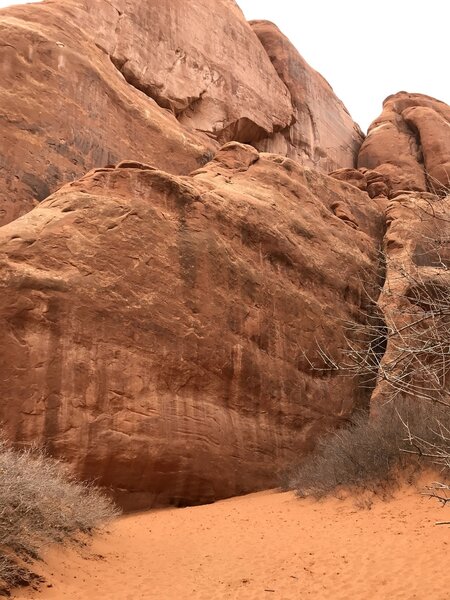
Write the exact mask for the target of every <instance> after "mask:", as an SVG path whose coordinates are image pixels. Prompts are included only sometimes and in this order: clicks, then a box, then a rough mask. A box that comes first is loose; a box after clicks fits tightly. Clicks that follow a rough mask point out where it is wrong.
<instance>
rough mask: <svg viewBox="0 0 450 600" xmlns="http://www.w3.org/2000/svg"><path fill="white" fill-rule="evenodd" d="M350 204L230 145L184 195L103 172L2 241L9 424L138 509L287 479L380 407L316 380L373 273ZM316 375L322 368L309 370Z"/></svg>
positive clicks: (139, 175)
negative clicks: (361, 413)
mask: <svg viewBox="0 0 450 600" xmlns="http://www.w3.org/2000/svg"><path fill="white" fill-rule="evenodd" d="M380 212H381V211H380V210H379V209H378V208H377V205H376V204H375V203H374V202H372V201H371V200H370V199H369V198H368V196H367V195H366V194H365V193H364V192H362V191H360V190H358V189H356V188H355V187H352V186H349V185H346V184H342V183H340V182H338V181H335V180H334V179H332V178H329V177H326V176H323V175H320V174H318V173H315V172H312V171H310V170H308V169H306V170H305V169H304V168H302V167H300V166H299V165H298V164H297V163H295V162H293V161H292V160H289V159H287V158H283V157H280V156H275V155H272V154H261V155H259V154H258V152H257V151H256V150H254V149H253V148H251V147H248V146H247V147H246V146H242V145H239V144H235V143H233V144H229V145H227V146H225V147H224V149H223V150H222V151H221V152H220V153H219V154H218V155H217V157H216V158H215V159H214V161H212V162H211V163H209V164H208V165H206V166H205V167H204V168H202V169H200V170H199V171H198V172H196V173H195V174H193V175H192V176H190V177H179V176H174V175H170V174H168V173H165V172H162V171H161V170H157V169H155V168H154V167H151V166H146V165H140V164H138V163H133V162H127V163H122V164H121V165H119V166H118V168H105V169H98V170H95V171H92V172H91V173H89V174H88V175H87V176H86V177H84V178H83V179H81V180H79V181H76V182H74V183H72V184H68V185H66V186H65V187H63V188H62V189H61V190H60V191H59V192H57V193H56V194H54V195H53V196H50V197H49V198H47V199H46V200H44V201H43V202H42V203H41V204H40V205H39V206H38V207H36V208H35V209H33V210H32V211H31V212H30V213H28V214H27V215H25V216H22V217H21V218H19V219H17V220H16V221H15V222H14V223H10V224H9V225H6V226H4V227H2V228H1V229H0V264H1V267H0V288H1V294H0V298H1V301H0V314H1V316H2V320H3V324H4V325H3V327H2V329H1V336H2V339H1V344H0V348H1V372H2V377H1V383H0V395H1V398H2V402H1V404H0V420H1V421H2V422H3V423H4V425H5V429H6V433H7V434H8V436H9V437H11V438H13V439H15V440H18V441H22V442H27V441H34V442H45V443H46V444H47V446H48V448H49V449H50V450H51V451H52V452H53V453H54V454H56V455H58V456H63V457H65V458H67V459H69V460H70V461H71V462H72V463H73V464H74V465H75V467H76V470H77V472H78V473H79V474H81V475H82V476H86V477H96V478H97V479H98V481H99V482H100V483H102V484H104V485H108V486H113V487H114V488H115V489H116V491H118V493H119V495H120V494H122V495H123V498H126V499H123V502H124V503H125V504H126V505H128V506H131V505H133V506H138V505H146V506H148V505H149V504H153V505H158V504H166V503H169V502H174V503H192V502H207V501H210V500H214V499H217V498H221V497H225V496H230V495H234V494H240V493H243V492H247V491H250V490H255V489H259V488H263V487H268V486H272V485H275V484H276V471H277V469H278V468H281V467H282V466H283V465H285V464H286V463H288V462H290V460H291V459H292V458H293V457H294V456H297V455H298V453H301V452H303V451H304V450H305V449H307V448H308V447H310V445H311V444H312V443H313V441H314V439H315V438H316V436H317V433H318V432H319V431H323V430H324V429H325V428H327V427H329V426H333V425H336V424H337V423H340V422H342V420H345V419H346V418H347V417H348V416H349V414H350V413H351V411H352V410H353V409H354V407H355V405H356V404H358V403H367V402H368V397H367V396H366V395H365V393H364V392H363V391H360V390H358V389H357V386H356V384H355V382H353V381H352V380H351V379H348V378H340V377H335V376H333V374H332V373H329V372H327V371H326V370H325V371H322V370H320V369H321V368H322V367H324V365H323V364H320V363H319V364H317V342H318V343H319V344H322V345H323V347H326V348H327V351H328V352H330V354H331V355H332V356H336V355H337V354H339V348H341V347H342V346H343V344H344V332H343V330H342V321H341V319H347V320H348V319H350V320H351V319H358V318H359V317H358V315H359V311H358V308H359V307H361V306H364V304H365V302H367V295H366V294H365V293H364V291H363V288H364V286H370V285H371V284H372V282H371V281H366V279H367V277H368V273H373V272H374V269H376V261H377V253H376V246H377V244H378V243H379V241H380V236H381V227H380V218H381V214H380ZM309 361H312V362H313V364H314V367H317V369H315V368H312V367H311V365H310V363H309Z"/></svg>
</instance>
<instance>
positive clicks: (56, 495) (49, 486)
mask: <svg viewBox="0 0 450 600" xmlns="http://www.w3.org/2000/svg"><path fill="white" fill-rule="evenodd" d="M117 514H118V511H117V509H116V507H115V506H114V504H113V503H112V501H111V500H110V499H109V498H108V497H107V496H106V495H104V494H103V493H102V492H101V491H100V490H98V489H96V488H95V487H93V486H92V485H90V484H85V483H80V482H77V481H75V479H74V478H73V476H72V475H71V474H70V472H69V470H68V468H67V467H66V466H65V465H64V464H62V463H60V462H58V461H56V460H54V459H52V458H49V457H48V456H46V455H45V454H43V453H42V452H38V451H35V450H30V451H16V450H13V449H12V448H10V447H8V446H7V445H6V444H4V443H0V592H1V591H2V586H3V590H5V589H7V587H8V586H11V585H15V584H16V583H25V582H27V580H28V579H29V578H30V577H31V574H30V572H29V571H27V569H26V568H24V566H23V564H22V566H20V565H19V564H18V562H17V561H16V558H18V559H19V561H20V560H21V561H22V562H23V561H24V560H25V561H27V560H29V559H30V558H37V557H38V556H39V551H40V549H41V547H42V546H43V545H45V544H49V543H54V542H56V543H61V542H63V541H64V540H66V539H70V538H73V537H74V536H75V535H76V534H77V533H79V532H83V533H90V532H91V531H92V530H93V529H94V528H95V527H97V526H98V525H99V524H101V523H103V522H105V521H108V520H110V519H111V518H113V517H114V516H116V515H117Z"/></svg>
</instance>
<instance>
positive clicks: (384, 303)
mask: <svg viewBox="0 0 450 600" xmlns="http://www.w3.org/2000/svg"><path fill="white" fill-rule="evenodd" d="M386 221H387V230H386V234H385V237H384V242H383V248H384V255H385V259H386V279H385V283H384V285H383V288H382V290H381V295H380V297H379V300H378V305H379V307H380V309H381V313H382V314H383V317H384V321H385V323H386V326H387V329H386V331H387V332H388V335H387V340H386V341H387V346H386V352H385V354H384V356H383V360H382V361H381V365H380V369H379V374H378V383H377V385H376V387H375V390H374V392H373V395H372V411H373V412H374V413H375V414H376V411H377V408H378V406H379V405H380V404H382V403H385V402H388V401H390V400H392V398H404V399H408V400H411V401H413V402H426V403H428V405H429V409H430V411H431V410H432V408H433V403H435V402H442V401H444V402H447V403H448V396H449V392H450V390H449V388H450V386H449V380H448V364H447V363H448V351H449V336H450V316H449V307H450V291H449V290H450V271H449V267H450V244H449V240H450V199H449V198H448V197H444V198H439V197H438V196H436V195H433V194H429V193H424V192H421V193H420V192H415V193H409V194H408V193H403V194H399V195H398V196H397V197H396V199H395V201H394V202H391V203H390V204H388V205H387V207H386Z"/></svg>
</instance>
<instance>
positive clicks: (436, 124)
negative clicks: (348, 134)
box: [358, 92, 450, 191]
mask: <svg viewBox="0 0 450 600" xmlns="http://www.w3.org/2000/svg"><path fill="white" fill-rule="evenodd" d="M358 166H359V167H365V168H368V169H376V170H377V171H378V172H380V173H382V174H383V175H384V176H386V177H388V178H389V179H390V180H391V182H392V187H393V189H394V190H396V191H399V190H417V191H427V190H428V191H439V190H440V189H441V188H442V186H444V187H447V188H448V186H449V181H450V107H449V106H448V105H447V104H445V103H444V102H440V101H439V100H435V99H434V98H430V97H429V96H424V95H422V94H408V93H406V92H399V93H398V94H395V95H393V96H390V97H389V98H387V99H386V100H385V102H384V104H383V112H382V114H381V116H380V117H378V119H376V120H375V121H374V122H373V123H372V125H371V126H370V128H369V132H368V136H367V138H366V140H365V141H364V143H363V145H362V147H361V151H360V153H359V157H358Z"/></svg>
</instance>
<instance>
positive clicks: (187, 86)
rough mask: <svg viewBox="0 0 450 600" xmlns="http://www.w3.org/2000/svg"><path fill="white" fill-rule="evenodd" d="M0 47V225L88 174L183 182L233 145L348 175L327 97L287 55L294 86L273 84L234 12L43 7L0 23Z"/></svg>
mask: <svg viewBox="0 0 450 600" xmlns="http://www.w3.org/2000/svg"><path fill="white" fill-rule="evenodd" d="M279 35H280V36H281V34H279ZM0 37H1V40H2V42H1V45H0V61H1V73H2V78H1V83H0V119H1V128H0V225H1V224H4V223H7V222H9V221H11V220H13V219H15V218H16V217H17V216H19V215H21V214H24V213H26V212H27V211H28V210H30V209H31V208H32V207H33V206H34V205H35V203H36V202H39V201H41V200H43V199H44V198H45V197H47V196H48V195H49V194H50V193H52V192H53V191H55V190H56V189H57V188H58V187H59V186H60V185H61V184H64V183H67V182H69V181H72V180H74V179H76V178H77V177H80V176H81V175H83V174H84V173H86V172H87V171H88V170H89V169H91V168H93V167H102V166H106V165H108V164H112V163H114V164H115V163H117V162H118V161H120V160H122V159H130V160H141V161H144V162H150V163H152V164H154V165H155V166H157V167H158V168H161V169H163V170H165V171H167V172H170V173H173V174H187V173H189V172H190V171H192V170H194V169H196V168H198V167H199V166H201V165H202V164H204V163H205V162H207V161H208V159H210V158H211V157H212V156H213V155H214V152H215V150H217V149H218V148H219V146H220V144H222V143H224V142H227V141H230V140H237V141H240V142H245V143H251V144H253V145H255V146H259V147H261V148H267V149H273V150H276V151H277V152H281V153H285V154H289V155H292V156H294V157H296V158H299V159H300V160H302V161H303V162H305V163H308V164H314V165H315V166H316V167H317V168H320V169H323V170H327V169H328V168H338V167H346V166H354V165H353V163H354V161H355V151H356V149H357V148H356V146H357V145H358V144H359V143H360V138H359V137H358V136H356V137H355V129H354V125H353V122H352V121H351V119H350V117H349V116H348V115H347V113H346V112H345V110H344V109H343V107H342V105H341V104H340V103H339V101H338V100H337V99H336V98H335V97H334V95H333V93H332V91H331V88H329V86H327V85H326V84H325V82H324V81H323V80H322V79H321V77H320V76H319V75H318V74H317V73H315V72H314V71H312V69H310V68H309V67H308V66H307V65H306V64H305V63H304V62H303V61H302V60H301V59H300V57H298V59H297V56H298V55H296V53H295V51H294V49H293V48H292V47H290V48H289V53H290V56H291V55H292V57H294V59H295V60H296V61H297V62H296V63H295V64H294V66H295V69H297V68H300V67H297V66H296V65H297V64H298V65H300V66H301V72H300V74H299V84H298V86H297V87H295V82H294V78H295V74H296V70H294V71H292V72H291V71H289V70H287V71H286V70H285V69H284V67H283V64H284V63H282V58H280V60H278V61H275V63H274V64H275V67H277V68H279V67H280V65H281V69H279V73H280V76H279V75H278V73H277V71H276V69H275V67H274V66H273V64H272V62H271V60H270V59H269V56H268V55H267V52H266V50H265V49H264V48H263V47H262V46H261V43H260V41H259V40H258V38H257V36H256V35H255V33H254V32H253V31H252V29H251V27H250V25H249V24H248V23H247V22H246V21H245V19H244V16H243V15H242V13H241V11H240V10H239V8H238V7H237V5H236V4H235V2H234V1H232V0H214V2H211V1H210V0H200V1H197V2H195V3H186V2H181V1H180V0H166V1H165V2H155V1H151V2H139V1H137V0H112V1H109V0H96V1H95V2H92V1H91V0H52V1H51V0H48V1H44V2H42V3H39V4H34V5H27V6H18V7H13V8H8V9H5V10H1V11H0ZM269 51H271V50H270V48H269ZM285 84H287V85H288V87H289V90H288V89H287V87H286V85H285ZM310 90H311V93H310ZM291 95H292V98H291ZM293 103H294V104H295V106H293ZM296 120H297V123H295V121H296ZM304 127H305V133H302V132H303V128H304ZM278 132H282V133H278ZM272 139H273V140H274V141H271V140H272ZM262 140H265V142H264V143H262V144H261V145H260V142H262ZM277 140H278V141H277ZM279 140H284V142H283V143H281V144H280V143H279Z"/></svg>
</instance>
